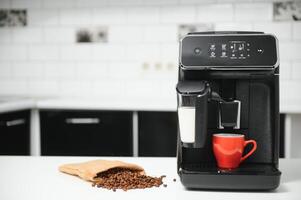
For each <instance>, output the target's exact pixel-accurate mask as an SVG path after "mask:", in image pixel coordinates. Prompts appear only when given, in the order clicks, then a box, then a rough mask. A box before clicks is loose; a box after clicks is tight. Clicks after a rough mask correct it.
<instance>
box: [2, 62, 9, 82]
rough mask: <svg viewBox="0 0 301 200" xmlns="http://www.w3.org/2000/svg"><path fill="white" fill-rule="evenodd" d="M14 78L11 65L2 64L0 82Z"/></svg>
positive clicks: (7, 63)
mask: <svg viewBox="0 0 301 200" xmlns="http://www.w3.org/2000/svg"><path fill="white" fill-rule="evenodd" d="M11 77H12V70H11V63H10V62H0V80H3V79H10V78H11Z"/></svg>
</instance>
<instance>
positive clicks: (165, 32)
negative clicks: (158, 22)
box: [144, 25, 178, 43]
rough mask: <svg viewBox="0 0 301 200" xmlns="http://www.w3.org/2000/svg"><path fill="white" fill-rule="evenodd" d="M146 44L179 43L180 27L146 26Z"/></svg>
mask: <svg viewBox="0 0 301 200" xmlns="http://www.w3.org/2000/svg"><path fill="white" fill-rule="evenodd" d="M144 31H145V33H144V35H145V42H155V43H162V42H163V43H166V42H173V43H176V42H177V41H178V26H176V25H162V26H146V28H145V29H144Z"/></svg>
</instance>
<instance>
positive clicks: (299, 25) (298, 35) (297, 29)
mask: <svg viewBox="0 0 301 200" xmlns="http://www.w3.org/2000/svg"><path fill="white" fill-rule="evenodd" d="M293 38H294V39H295V40H301V22H295V23H293Z"/></svg>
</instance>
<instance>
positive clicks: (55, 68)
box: [43, 61, 77, 81]
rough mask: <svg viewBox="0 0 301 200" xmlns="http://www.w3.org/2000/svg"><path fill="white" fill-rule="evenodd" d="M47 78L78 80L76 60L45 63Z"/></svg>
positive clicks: (45, 75) (45, 76)
mask: <svg viewBox="0 0 301 200" xmlns="http://www.w3.org/2000/svg"><path fill="white" fill-rule="evenodd" d="M43 77H44V78H45V79H46V80H59V81H60V80H76V79H77V73H76V65H75V63H74V62H62V61H56V62H47V63H45V64H44V76H43Z"/></svg>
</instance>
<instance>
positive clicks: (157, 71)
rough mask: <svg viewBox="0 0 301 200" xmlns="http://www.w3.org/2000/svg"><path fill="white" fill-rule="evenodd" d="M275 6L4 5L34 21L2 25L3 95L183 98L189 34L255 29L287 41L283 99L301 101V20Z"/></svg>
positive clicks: (135, 0)
mask: <svg viewBox="0 0 301 200" xmlns="http://www.w3.org/2000/svg"><path fill="white" fill-rule="evenodd" d="M273 9H275V2H273V1H260V0H254V1H252V0H243V1H241V0H240V1H239V0H236V1H235V0H233V1H231V0H227V1H226V0H225V1H222V0H221V1H217V0H202V1H201V0H151V1H146V0H64V1H62V0H51V1H50V0H1V1H0V10H2V11H5V10H26V12H25V13H26V15H27V16H26V17H27V20H26V25H25V26H15V27H14V26H1V27H0V95H12V94H13V95H26V96H61V97H65V96H67V97H70V96H71V97H72V96H84V97H87V96H91V97H103V98H108V99H109V98H123V97H124V98H127V97H128V98H147V99H151V98H160V99H162V100H165V99H166V100H169V99H173V100H175V99H176V98H175V84H176V81H177V64H178V37H179V35H181V34H183V31H184V32H185V30H186V29H187V30H191V29H192V30H201V31H202V30H216V31H219V30H223V31H225V30H241V31H242V30H246V31H251V30H254V31H265V32H268V33H274V34H275V35H276V36H277V37H278V38H279V41H280V58H281V61H280V63H281V67H280V71H281V76H280V77H281V102H282V103H283V102H286V103H291V104H293V103H294V102H295V103H296V104H297V103H298V102H300V101H301V93H300V92H297V91H299V88H300V87H301V53H300V50H301V21H294V20H292V19H289V18H288V19H283V20H282V18H281V16H280V17H279V16H276V17H275V16H273V14H274V13H275V11H274V12H273ZM278 14H279V12H278ZM280 14H281V13H280ZM286 17H287V16H286Z"/></svg>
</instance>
